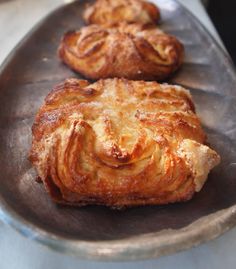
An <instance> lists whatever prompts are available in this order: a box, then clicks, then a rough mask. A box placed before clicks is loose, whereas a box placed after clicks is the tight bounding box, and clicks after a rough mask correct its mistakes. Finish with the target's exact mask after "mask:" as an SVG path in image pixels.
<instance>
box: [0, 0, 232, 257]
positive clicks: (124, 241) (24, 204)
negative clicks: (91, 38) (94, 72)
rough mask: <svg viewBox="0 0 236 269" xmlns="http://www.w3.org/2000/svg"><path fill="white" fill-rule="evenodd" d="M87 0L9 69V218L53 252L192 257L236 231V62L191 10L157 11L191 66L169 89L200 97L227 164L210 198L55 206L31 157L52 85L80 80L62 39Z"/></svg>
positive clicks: (4, 80) (0, 140) (5, 201)
mask: <svg viewBox="0 0 236 269" xmlns="http://www.w3.org/2000/svg"><path fill="white" fill-rule="evenodd" d="M85 2H86V3H87V2H88V1H76V2H74V3H72V4H69V5H65V6H62V7H61V8H59V9H58V10H56V11H55V12H53V13H52V14H50V15H49V16H48V17H47V18H46V19H44V20H43V21H42V22H41V23H40V24H39V25H38V26H37V27H35V28H34V29H33V30H32V31H31V32H30V33H29V34H28V35H27V36H26V37H25V38H24V39H23V40H22V41H21V42H20V44H19V45H18V46H17V47H16V48H15V49H14V51H13V52H12V53H11V55H10V56H9V57H8V58H7V60H6V61H5V63H4V65H3V66H2V67H1V70H0V153H1V154H0V167H1V174H0V207H1V210H0V217H1V219H2V220H3V221H4V222H6V223H9V224H11V225H12V226H13V227H15V228H16V229H17V230H19V231H20V232H21V233H23V234H25V235H26V236H28V237H30V238H33V239H35V240H37V241H39V242H41V243H43V244H46V245H48V246H50V247H52V248H53V249H56V250H59V251H61V252H64V253H69V254H73V255H76V256H79V257H83V258H88V259H100V260H136V259H146V258H151V257H157V256H161V255H166V254H170V253H173V252H176V251H180V250H183V249H187V248H189V247H192V246H195V245H197V244H199V243H202V242H204V241H207V240H210V239H212V238H214V237H216V236H218V235H220V234H222V233H223V232H225V231H226V230H228V229H229V228H230V227H232V226H233V225H235V223H236V205H235V204H236V195H235V193H236V150H235V149H236V116H235V115H236V90H235V85H236V76H235V73H234V69H233V66H232V63H231V61H230V59H229V58H228V56H227V55H226V54H225V53H224V52H223V51H222V50H221V49H220V48H219V46H218V45H217V44H216V42H215V41H214V40H213V38H212V37H211V36H210V35H209V33H208V32H207V31H206V30H205V29H204V28H203V26H202V25H201V24H200V23H199V22H198V21H197V19H195V18H194V17H193V16H192V15H191V14H190V13H189V12H188V11H187V10H186V9H184V8H183V7H182V6H181V5H180V4H178V3H177V2H175V1H172V0H159V1H156V3H157V4H158V5H159V6H160V8H161V12H162V24H161V28H162V29H164V30H165V31H167V32H169V33H171V34H174V35H176V36H177V37H178V38H179V39H180V40H181V41H182V42H183V43H184V45H185V48H186V57H185V62H184V65H183V68H182V69H181V70H180V71H179V72H178V73H177V74H176V75H175V76H174V77H173V78H172V79H171V80H170V81H169V82H170V83H177V84H181V85H183V86H185V87H187V88H189V89H190V90H191V93H192V94H193V97H194V100H195V103H196V104H197V112H198V114H199V115H200V117H201V119H202V122H203V125H204V127H205V130H206V132H207V133H208V138H209V139H208V140H209V143H210V144H211V145H212V147H213V148H215V149H216V150H217V151H218V152H219V154H220V155H221V157H222V162H221V164H220V165H219V166H218V167H217V168H216V169H214V170H213V172H212V173H211V174H210V176H209V180H208V182H207V183H206V185H205V187H204V188H203V190H202V191H201V192H200V193H199V194H197V195H195V197H194V198H193V199H192V200H191V201H189V202H187V203H181V204H173V205H167V206H149V207H147V206H146V207H138V208H131V209H127V210H125V211H114V210H110V209H108V208H105V207H99V206H89V207H83V208H71V207H65V206H64V207H63V206H57V205H55V204H54V203H53V202H51V200H50V198H49V197H48V195H47V194H46V192H45V190H44V187H43V186H42V184H39V183H37V182H36V181H35V177H36V174H35V172H34V170H33V169H32V167H31V165H30V163H29V161H28V160H27V154H28V150H29V147H30V143H31V125H32V122H33V118H34V115H35V113H36V111H37V110H38V108H39V107H40V105H41V104H42V102H43V99H44V97H45V96H46V94H47V93H48V92H49V90H50V89H51V88H52V86H53V85H54V84H56V83H58V82H60V81H62V80H64V79H65V78H67V77H71V76H73V77H75V76H77V77H79V76H78V75H77V74H75V73H73V72H72V71H70V70H69V69H68V68H67V67H66V66H64V65H63V64H61V63H60V61H59V60H58V58H57V56H56V50H57V46H58V43H59V40H60V38H61V36H62V34H63V33H64V32H65V31H67V30H69V29H76V28H79V27H80V26H82V25H83V21H82V16H81V15H82V11H83V9H84V6H85Z"/></svg>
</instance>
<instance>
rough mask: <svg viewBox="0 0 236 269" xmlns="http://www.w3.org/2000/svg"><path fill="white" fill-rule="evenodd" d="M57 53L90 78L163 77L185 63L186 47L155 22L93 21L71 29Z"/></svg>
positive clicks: (158, 78) (137, 78)
mask: <svg viewBox="0 0 236 269" xmlns="http://www.w3.org/2000/svg"><path fill="white" fill-rule="evenodd" d="M58 54H59V57H60V58H61V60H62V61H63V62H64V63H66V64H67V65H68V66H69V67H71V68H72V69H73V70H75V71H77V72H79V73H81V74H82V75H84V76H85V77H87V78H91V79H100V78H113V77H124V78H127V79H136V80H139V79H144V80H163V79H165V78H167V77H169V76H170V75H172V74H173V73H174V72H175V71H176V70H177V69H178V68H179V67H180V66H181V64H182V62H183V55H184V48H183V45H182V44H181V43H180V42H179V41H178V40H177V39H176V38H175V37H173V36H170V35H167V34H165V33H164V32H162V31H161V30H160V29H158V28H157V27H155V26H152V25H143V24H137V23H134V24H126V23H120V24H119V25H117V26H116V27H103V26H99V25H90V26H87V27H82V28H81V29H80V30H79V31H72V32H68V33H67V34H65V35H64V37H63V39H62V40H61V43H60V47H59V49H58Z"/></svg>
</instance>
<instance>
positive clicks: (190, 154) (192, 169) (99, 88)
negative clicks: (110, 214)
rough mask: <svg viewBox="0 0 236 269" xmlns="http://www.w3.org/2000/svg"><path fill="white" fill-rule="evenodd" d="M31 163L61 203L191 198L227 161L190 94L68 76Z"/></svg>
mask: <svg viewBox="0 0 236 269" xmlns="http://www.w3.org/2000/svg"><path fill="white" fill-rule="evenodd" d="M32 132H33V141H32V149H31V153H30V159H31V161H32V163H33V165H34V166H35V167H36V169H37V172H38V175H39V177H40V178H41V179H42V181H43V182H44V184H45V186H46V188H47V190H48V191H49V193H50V194H51V196H52V198H53V199H54V200H55V201H56V202H60V203H68V204H71V205H87V204H98V205H107V206H111V207H124V206H136V205H146V204H156V205H159V204H167V203H173V202H178V201H185V200H189V199H190V198H191V197H192V196H193V194H194V192H195V191H200V189H201V188H202V186H203V184H204V182H205V180H206V178H207V175H208V173H209V171H210V170H211V169H212V168H213V167H214V166H215V165H217V164H218V163H219V156H218V155H217V153H216V152H215V151H213V150H212V149H210V148H209V147H208V146H206V145H204V142H205V140H206V136H205V134H204V132H203V130H202V128H201V124H200V121H199V119H198V117H197V116H196V114H195V112H194V105H193V102H192V99H191V96H190V94H189V92H188V91H187V90H185V89H183V88H181V87H179V86H171V85H167V84H162V85H161V84H158V83H157V82H144V81H129V80H126V79H106V80H99V81H97V82H96V83H93V84H90V83H89V82H88V81H86V80H78V79H68V80H66V81H65V82H64V83H63V84H61V85H59V86H56V87H55V89H54V90H53V91H52V92H51V93H50V94H49V95H48V96H47V97H46V99H45V103H44V104H43V106H42V107H41V109H40V110H39V112H38V114H37V116H36V118H35V122H34V125H33V128H32Z"/></svg>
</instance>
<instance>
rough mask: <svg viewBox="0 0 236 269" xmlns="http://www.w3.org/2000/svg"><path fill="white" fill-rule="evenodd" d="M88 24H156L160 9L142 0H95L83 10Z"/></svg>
mask: <svg viewBox="0 0 236 269" xmlns="http://www.w3.org/2000/svg"><path fill="white" fill-rule="evenodd" d="M84 19H85V21H86V23H88V24H100V25H101V24H103V25H104V24H106V25H107V24H113V25H115V24H117V23H119V22H122V21H125V22H128V23H130V22H141V23H153V24H156V23H157V22H158V21H159V19H160V11H159V9H158V7H157V6H155V5H154V4H152V3H150V2H147V1H143V0H97V1H96V2H95V3H94V4H92V5H88V6H87V8H86V9H85V12H84Z"/></svg>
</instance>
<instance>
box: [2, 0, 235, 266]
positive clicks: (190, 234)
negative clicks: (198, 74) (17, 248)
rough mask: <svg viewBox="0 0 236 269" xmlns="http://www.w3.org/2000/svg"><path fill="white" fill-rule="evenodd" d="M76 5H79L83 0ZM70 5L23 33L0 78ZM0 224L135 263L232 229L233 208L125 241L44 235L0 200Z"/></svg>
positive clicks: (96, 256) (64, 247)
mask: <svg viewBox="0 0 236 269" xmlns="http://www.w3.org/2000/svg"><path fill="white" fill-rule="evenodd" d="M79 1H80V2H83V1H84V0H79ZM171 1H172V2H176V3H177V4H178V5H179V6H180V7H181V9H182V10H183V11H184V13H185V14H186V15H187V16H191V17H192V20H193V21H194V22H196V23H197V25H198V27H199V28H200V29H201V30H202V31H203V32H205V33H206V34H207V35H208V37H209V38H210V39H211V40H212V42H213V43H214V44H215V45H216V47H217V49H218V50H219V52H220V53H221V55H222V56H223V57H224V60H225V61H226V62H227V64H228V66H229V67H230V70H231V71H232V72H233V74H234V76H235V78H236V72H235V68H234V65H233V62H232V60H231V58H230V56H229V54H228V53H227V51H226V50H224V49H223V48H222V47H221V46H220V45H219V43H218V41H217V40H216V39H215V38H214V37H213V36H212V35H211V33H210V32H209V31H208V30H207V29H206V27H205V26H204V25H203V24H202V23H201V22H200V21H199V19H198V18H197V17H195V16H194V15H193V14H192V13H191V12H190V11H189V10H188V9H187V8H186V7H185V6H183V5H182V4H181V3H180V2H179V1H178V0H171ZM74 2H75V1H73V2H71V3H67V4H66V3H65V4H61V5H60V6H59V7H57V8H56V9H55V10H53V11H52V12H50V13H48V14H47V15H46V16H44V17H43V18H42V19H40V20H39V22H37V23H36V24H35V25H34V26H33V27H32V28H31V30H30V31H28V32H27V33H26V35H24V37H23V38H22V39H21V40H20V41H19V42H18V43H17V44H16V46H15V47H14V48H13V49H12V50H11V52H10V53H9V54H8V56H7V57H6V58H5V59H4V60H3V62H2V64H1V66H0V76H1V74H2V72H3V71H4V69H5V68H6V67H7V65H8V63H9V62H10V61H11V59H12V58H13V57H14V55H15V54H17V51H18V49H19V48H20V47H21V46H22V45H23V44H24V42H25V41H26V40H27V39H28V37H29V36H31V34H32V33H34V32H35V31H36V30H37V29H39V28H40V26H41V25H42V24H43V23H44V21H46V20H47V19H48V18H49V17H51V16H52V15H53V14H55V13H57V12H58V11H59V10H61V9H63V8H64V7H65V6H69V5H73V4H74ZM0 220H1V221H2V222H3V223H5V224H7V225H9V226H11V227H13V228H14V229H15V230H17V231H18V232H20V233H21V234H22V235H24V236H25V237H27V238H30V239H33V240H35V241H37V242H39V243H41V244H43V245H45V246H47V247H48V248H50V249H53V250H56V251H59V252H61V253H64V254H68V255H72V256H76V257H79V258H83V259H91V260H101V261H135V260H145V259H150V258H157V257H160V256H165V255H169V254H173V253H176V252H180V251H183V250H187V249H189V248H191V247H195V246H197V245H199V244H201V243H204V242H207V241H209V240H212V239H214V238H216V237H218V236H220V235H222V234H223V233H225V232H226V231H228V230H229V229H231V228H233V227H234V226H236V204H235V205H233V206H231V207H228V208H226V209H222V210H219V211H217V212H215V213H212V214H210V215H206V216H204V217H201V218H199V219H198V220H196V221H194V222H193V223H191V224H189V225H187V226H185V227H183V228H181V229H165V230H162V231H160V232H155V233H148V234H144V235H138V236H132V237H129V238H127V239H120V240H104V241H96V242H92V241H86V240H72V239H65V238H64V237H62V236H58V235H53V234H51V233H49V232H46V231H45V230H44V229H42V228H39V227H37V226H36V225H35V224H32V223H31V222H30V221H27V220H25V219H24V218H23V217H22V216H21V215H19V214H17V213H16V212H15V211H14V210H13V209H12V208H11V207H10V206H8V205H7V203H6V202H5V201H4V199H3V197H1V196H0ZM206 223H207V225H206ZM148 239H149V240H148Z"/></svg>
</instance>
